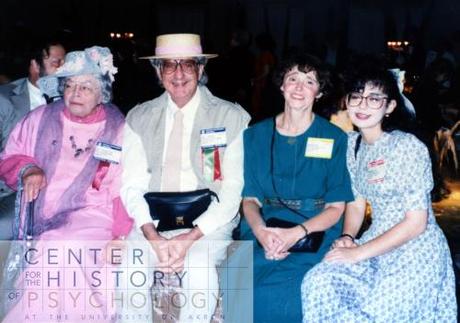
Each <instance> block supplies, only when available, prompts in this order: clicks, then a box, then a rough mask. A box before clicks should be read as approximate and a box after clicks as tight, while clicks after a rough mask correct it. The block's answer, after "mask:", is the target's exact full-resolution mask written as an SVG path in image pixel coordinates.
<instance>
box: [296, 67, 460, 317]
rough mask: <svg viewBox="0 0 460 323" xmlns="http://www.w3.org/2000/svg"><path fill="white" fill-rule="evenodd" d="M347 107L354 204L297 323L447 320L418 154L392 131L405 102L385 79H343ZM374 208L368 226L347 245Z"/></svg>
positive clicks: (424, 155) (444, 258)
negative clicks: (368, 209) (352, 128)
mask: <svg viewBox="0 0 460 323" xmlns="http://www.w3.org/2000/svg"><path fill="white" fill-rule="evenodd" d="M347 93H348V95H347V98H346V102H347V109H348V113H349V115H350V118H351V120H352V122H353V124H354V125H355V126H356V127H357V128H359V133H356V132H354V133H351V135H350V136H349V141H348V151H347V166H348V169H349V171H350V176H351V179H352V187H353V193H354V195H355V201H353V202H350V203H348V205H347V210H346V216H345V223H344V231H343V234H342V236H341V238H339V239H338V240H336V241H335V243H334V245H333V248H332V249H331V250H330V251H329V252H328V253H327V254H326V256H325V257H324V260H323V261H322V262H321V263H320V264H318V265H317V266H316V267H314V268H313V269H312V270H311V271H309V272H308V273H307V274H306V276H305V278H304V280H303V283H302V306H303V321H304V322H455V321H456V313H457V309H456V300H455V280H454V274H453V269H452V261H451V256H450V252H449V248H448V246H447V243H446V239H445V237H444V235H443V233H442V231H441V230H440V228H439V227H438V225H437V224H436V220H435V218H434V216H433V211H432V208H431V200H430V191H431V189H432V187H433V179H432V174H431V165H430V159H429V156H428V151H427V149H426V147H425V146H424V145H423V144H422V143H421V142H420V141H419V140H418V139H417V138H416V137H414V136H413V135H411V134H408V133H406V132H402V131H400V130H397V129H398V127H397V126H396V122H399V123H400V124H401V122H403V121H404V119H403V118H402V113H403V112H404V110H405V109H404V103H403V101H402V100H401V96H400V93H399V91H398V88H397V83H396V80H395V79H394V77H393V76H392V75H391V74H390V72H388V71H385V70H379V69H378V68H377V67H375V66H374V67H372V68H367V69H366V70H361V71H359V72H358V73H356V74H355V75H354V76H352V77H351V78H350V79H349V84H348V85H347ZM366 201H367V202H369V203H370V205H371V207H372V225H371V226H370V228H369V229H368V230H367V231H366V232H365V233H364V234H363V235H362V237H361V238H360V239H356V240H355V238H354V237H355V236H356V234H357V233H358V231H359V229H360V227H361V224H362V221H363V218H364V214H365V208H366Z"/></svg>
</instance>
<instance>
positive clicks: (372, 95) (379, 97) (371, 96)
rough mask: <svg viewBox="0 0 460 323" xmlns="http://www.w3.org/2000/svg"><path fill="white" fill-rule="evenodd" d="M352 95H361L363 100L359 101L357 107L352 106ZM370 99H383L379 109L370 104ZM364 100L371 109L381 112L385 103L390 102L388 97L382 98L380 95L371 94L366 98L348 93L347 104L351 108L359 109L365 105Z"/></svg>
mask: <svg viewBox="0 0 460 323" xmlns="http://www.w3.org/2000/svg"><path fill="white" fill-rule="evenodd" d="M351 95H359V96H360V97H361V100H360V101H359V103H358V104H356V105H351V104H350V96H351ZM368 98H378V99H382V102H381V103H380V106H379V107H378V108H374V107H372V106H371V105H370V104H369V101H368ZM363 100H364V101H365V102H366V106H367V107H368V108H369V109H372V110H380V109H381V108H382V107H383V105H384V102H385V101H388V96H380V95H375V94H371V95H368V96H364V95H362V94H360V93H356V92H355V93H348V94H347V96H346V102H347V105H349V106H351V107H358V106H360V105H361V103H363Z"/></svg>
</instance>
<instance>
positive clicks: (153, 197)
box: [144, 189, 219, 231]
mask: <svg viewBox="0 0 460 323" xmlns="http://www.w3.org/2000/svg"><path fill="white" fill-rule="evenodd" d="M212 197H215V198H216V199H217V201H219V198H218V196H217V194H216V193H214V192H213V191H211V190H209V189H202V190H196V191H189V192H150V193H146V194H144V198H145V200H146V201H147V204H148V205H149V210H150V216H151V217H152V219H153V220H159V221H160V222H159V223H158V226H157V230H158V231H170V230H176V229H187V228H193V221H195V219H196V218H198V217H199V216H200V215H201V214H202V213H204V212H205V211H206V210H207V209H208V207H209V204H210V203H211V198H212Z"/></svg>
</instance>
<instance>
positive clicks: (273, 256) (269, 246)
mask: <svg viewBox="0 0 460 323" xmlns="http://www.w3.org/2000/svg"><path fill="white" fill-rule="evenodd" d="M254 234H255V236H256V238H257V240H258V241H259V242H260V244H261V245H262V247H263V248H264V250H265V258H266V259H269V260H283V259H284V258H286V257H287V256H289V251H288V250H289V248H291V247H292V246H293V245H294V244H295V243H296V242H297V241H298V240H300V239H302V238H303V237H304V236H305V231H304V230H303V229H302V228H300V227H298V226H296V227H293V228H289V229H282V228H270V227H266V226H260V227H259V228H257V229H256V230H255V232H254Z"/></svg>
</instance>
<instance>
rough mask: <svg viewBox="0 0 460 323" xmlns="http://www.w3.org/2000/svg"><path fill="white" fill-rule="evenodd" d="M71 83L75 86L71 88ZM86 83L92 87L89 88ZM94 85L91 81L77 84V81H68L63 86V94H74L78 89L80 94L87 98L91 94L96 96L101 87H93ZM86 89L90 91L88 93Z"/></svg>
mask: <svg viewBox="0 0 460 323" xmlns="http://www.w3.org/2000/svg"><path fill="white" fill-rule="evenodd" d="M69 83H70V84H73V86H70V85H69ZM85 83H88V84H87V85H91V86H87V85H86V84H85ZM93 85H94V84H92V83H91V82H90V81H84V82H75V81H70V80H66V81H65V82H63V84H62V91H63V92H65V91H71V92H74V91H75V90H77V89H78V92H79V93H82V94H83V95H85V96H89V95H91V94H95V93H96V90H98V89H100V88H101V87H100V86H97V85H96V86H94V87H93ZM86 89H87V90H88V91H86Z"/></svg>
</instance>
